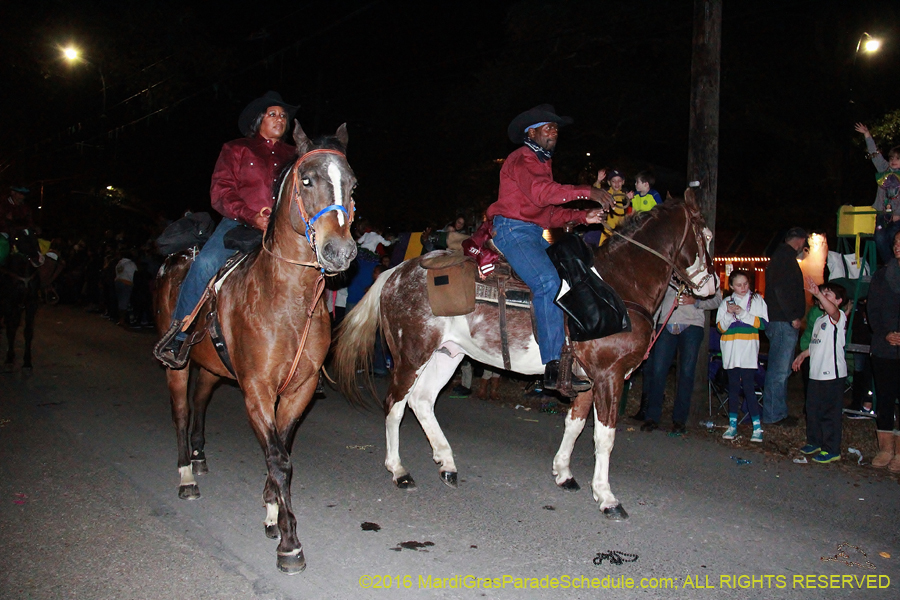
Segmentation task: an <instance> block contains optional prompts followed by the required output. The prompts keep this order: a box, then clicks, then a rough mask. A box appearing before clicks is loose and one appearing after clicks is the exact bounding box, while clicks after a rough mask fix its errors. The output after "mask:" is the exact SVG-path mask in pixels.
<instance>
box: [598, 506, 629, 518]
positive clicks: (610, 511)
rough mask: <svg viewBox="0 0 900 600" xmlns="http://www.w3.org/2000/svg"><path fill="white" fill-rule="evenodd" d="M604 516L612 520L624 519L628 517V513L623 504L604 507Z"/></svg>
mask: <svg viewBox="0 0 900 600" xmlns="http://www.w3.org/2000/svg"><path fill="white" fill-rule="evenodd" d="M603 516H604V517H606V518H607V519H609V520H610V521H624V520H626V519H627V518H628V513H627V512H625V509H624V508H622V505H621V504H616V505H615V506H609V507H607V508H604V509H603Z"/></svg>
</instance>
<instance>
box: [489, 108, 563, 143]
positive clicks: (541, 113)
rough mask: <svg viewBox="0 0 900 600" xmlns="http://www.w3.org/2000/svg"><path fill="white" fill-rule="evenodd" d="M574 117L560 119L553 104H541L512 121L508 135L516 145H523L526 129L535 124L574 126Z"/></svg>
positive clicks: (507, 131)
mask: <svg viewBox="0 0 900 600" xmlns="http://www.w3.org/2000/svg"><path fill="white" fill-rule="evenodd" d="M572 121H573V119H572V117H560V116H559V115H557V114H556V109H554V108H553V106H552V105H551V104H541V105H539V106H535V107H534V108H532V109H529V110H526V111H525V112H523V113H522V114H520V115H519V116H518V117H516V118H515V119H513V120H512V123H510V124H509V127H508V128H507V130H506V133H507V134H509V139H510V140H512V142H513V143H514V144H521V143H522V142H524V141H525V128H526V127H528V126H529V125H534V124H535V123H544V122H546V123H556V124H557V125H559V126H560V127H563V126H565V125H571V124H572Z"/></svg>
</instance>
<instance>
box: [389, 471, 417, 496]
mask: <svg viewBox="0 0 900 600" xmlns="http://www.w3.org/2000/svg"><path fill="white" fill-rule="evenodd" d="M394 485H396V486H397V487H398V488H400V489H401V490H406V491H408V492H411V491H413V490H414V489H416V482H415V481H413V478H412V475H410V474H409V473H407V474H406V475H401V476H400V477H398V478H397V479H396V480H394Z"/></svg>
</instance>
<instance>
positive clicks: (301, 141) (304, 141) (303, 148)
mask: <svg viewBox="0 0 900 600" xmlns="http://www.w3.org/2000/svg"><path fill="white" fill-rule="evenodd" d="M294 144H296V145H297V154H298V155H300V156H303V155H304V154H306V152H307V150H309V147H310V146H311V145H312V142H310V141H309V138H308V137H306V133H305V132H304V131H303V128H302V127H300V121H298V120H297V119H294Z"/></svg>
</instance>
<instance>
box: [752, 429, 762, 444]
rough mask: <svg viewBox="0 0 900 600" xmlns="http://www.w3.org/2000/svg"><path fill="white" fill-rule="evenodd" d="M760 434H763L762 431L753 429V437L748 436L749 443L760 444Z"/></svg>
mask: <svg viewBox="0 0 900 600" xmlns="http://www.w3.org/2000/svg"><path fill="white" fill-rule="evenodd" d="M762 434H763V430H762V429H754V430H753V435H751V436H750V441H751V442H757V443H760V444H761V443H762Z"/></svg>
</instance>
